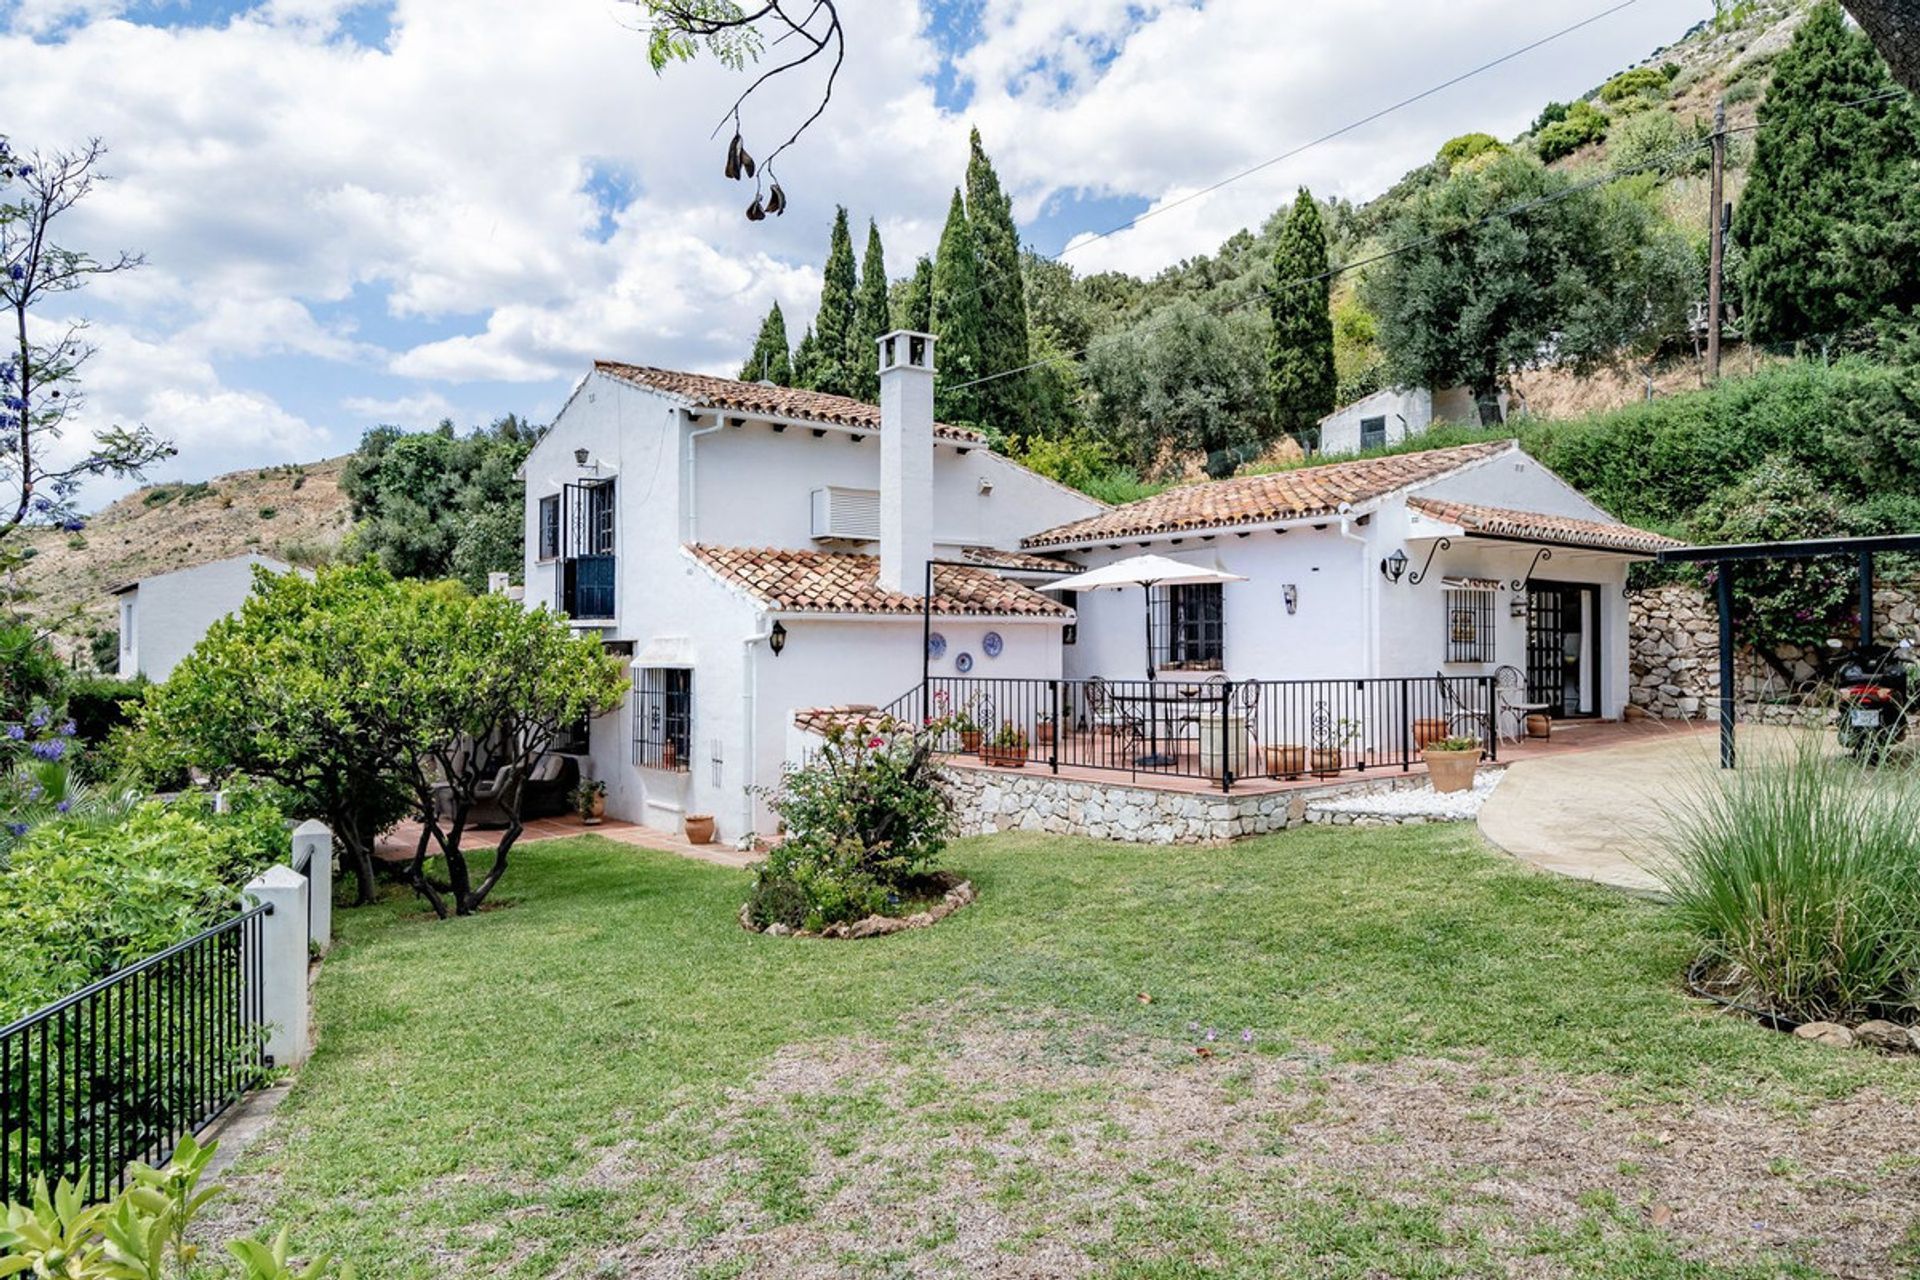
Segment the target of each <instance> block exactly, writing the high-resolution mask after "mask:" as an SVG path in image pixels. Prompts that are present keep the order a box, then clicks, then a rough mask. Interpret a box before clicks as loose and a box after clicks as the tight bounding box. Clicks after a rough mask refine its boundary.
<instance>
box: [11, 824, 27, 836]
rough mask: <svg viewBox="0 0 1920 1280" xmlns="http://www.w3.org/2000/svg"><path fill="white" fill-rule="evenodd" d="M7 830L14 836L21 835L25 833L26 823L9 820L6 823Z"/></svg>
mask: <svg viewBox="0 0 1920 1280" xmlns="http://www.w3.org/2000/svg"><path fill="white" fill-rule="evenodd" d="M7 830H9V831H11V832H13V834H15V835H16V836H23V835H25V834H27V824H26V823H24V822H9V823H8V824H7Z"/></svg>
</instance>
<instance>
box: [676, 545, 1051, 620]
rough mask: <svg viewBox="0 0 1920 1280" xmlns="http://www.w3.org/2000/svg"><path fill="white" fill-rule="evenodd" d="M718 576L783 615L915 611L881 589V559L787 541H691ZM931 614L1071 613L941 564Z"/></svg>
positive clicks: (913, 599) (909, 598) (908, 599)
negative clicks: (724, 544)
mask: <svg viewBox="0 0 1920 1280" xmlns="http://www.w3.org/2000/svg"><path fill="white" fill-rule="evenodd" d="M687 551H688V552H689V553H690V554H691V555H692V556H693V558H694V559H696V560H698V561H699V562H700V563H701V564H703V565H705V566H706V567H707V568H708V569H710V570H711V571H712V572H713V573H714V574H715V575H717V576H718V577H720V578H721V579H722V580H724V581H726V582H730V583H732V584H734V585H735V586H737V587H739V588H741V589H742V590H743V591H745V592H747V594H749V595H751V596H753V597H755V598H756V599H758V600H760V601H762V602H763V603H765V604H766V605H767V606H769V607H770V608H773V609H777V610H780V611H782V612H785V613H871V614H917V613H919V612H920V605H921V598H920V596H919V595H917V594H913V595H910V594H907V593H905V592H898V591H883V590H881V589H880V585H879V578H880V557H878V556H863V555H850V554H841V553H836V552H829V551H796V550H791V549H788V548H784V547H714V546H690V547H688V548H687ZM933 587H934V593H933V612H934V613H936V614H940V615H943V616H946V615H955V614H958V615H986V616H992V617H1009V618H1015V617H1028V618H1059V619H1062V620H1064V619H1066V618H1068V617H1070V616H1071V615H1072V611H1071V610H1070V609H1068V608H1066V607H1065V606H1064V605H1062V604H1060V603H1059V602H1058V601H1055V600H1050V599H1048V598H1047V597H1046V596H1043V595H1041V594H1040V593H1039V592H1037V591H1034V590H1032V589H1031V588H1029V587H1023V586H1021V585H1020V584H1019V583H1017V582H1009V581H1007V580H1006V579H1005V578H1002V577H999V576H998V575H996V574H994V573H992V572H991V571H989V570H987V569H969V568H966V567H964V566H959V565H938V566H935V568H934V571H933Z"/></svg>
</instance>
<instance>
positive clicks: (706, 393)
mask: <svg viewBox="0 0 1920 1280" xmlns="http://www.w3.org/2000/svg"><path fill="white" fill-rule="evenodd" d="M593 367H594V368H595V369H597V370H599V371H600V372H601V373H604V374H607V375H608V376H609V377H614V378H619V379H621V380H622V381H624V382H631V383H633V384H634V385H635V386H641V387H647V388H650V389H652V390H654V391H664V392H666V393H667V394H668V395H674V396H679V397H680V398H681V399H683V400H687V401H690V402H692V403H693V404H696V405H710V406H712V407H713V408H715V409H727V410H731V411H733V412H735V413H762V414H772V415H774V416H776V417H781V418H798V419H800V420H802V421H804V422H831V423H834V424H836V425H838V426H843V427H859V428H861V429H863V430H868V431H878V430H879V429H880V406H879V405H875V404H868V403H867V402H866V401H864V400H855V399H852V398H851V397H848V396H830V395H828V394H827V393H826V392H824V391H806V390H803V389H801V388H799V387H777V386H771V385H769V384H767V383H764V382H742V381H740V380H739V379H737V378H715V377H712V376H710V375H708V374H704V373H681V372H679V371H678V370H675V369H655V368H651V367H650V366H647V365H641V364H623V363H621V362H620V361H618V360H596V361H594V362H593ZM933 434H934V435H935V436H937V437H939V438H940V439H942V440H951V441H954V442H956V443H961V444H976V445H982V446H984V445H985V444H986V442H987V438H986V437H985V436H983V435H981V434H980V433H979V432H978V431H969V430H967V429H966V428H964V427H950V426H948V425H947V424H946V423H944V422H936V423H934V424H933Z"/></svg>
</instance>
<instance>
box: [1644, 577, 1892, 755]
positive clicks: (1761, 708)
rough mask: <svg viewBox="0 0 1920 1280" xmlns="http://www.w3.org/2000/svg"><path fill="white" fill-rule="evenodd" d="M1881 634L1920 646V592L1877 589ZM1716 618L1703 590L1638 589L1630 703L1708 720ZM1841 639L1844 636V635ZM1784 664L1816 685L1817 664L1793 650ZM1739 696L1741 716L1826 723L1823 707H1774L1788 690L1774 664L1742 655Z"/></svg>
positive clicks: (1714, 697)
mask: <svg viewBox="0 0 1920 1280" xmlns="http://www.w3.org/2000/svg"><path fill="white" fill-rule="evenodd" d="M1873 599H1874V618H1875V619H1876V633H1877V634H1878V635H1879V637H1880V638H1881V639H1882V640H1883V641H1885V642H1887V643H1889V644H1893V643H1896V642H1898V641H1900V640H1902V639H1911V640H1916V642H1920V628H1916V625H1915V624H1916V620H1917V619H1920V587H1915V586H1911V585H1907V586H1886V587H1880V588H1879V589H1878V590H1876V591H1875V592H1874V597H1873ZM1719 625H1720V624H1719V618H1718V616H1717V615H1716V613H1715V611H1714V605H1713V601H1712V600H1711V599H1710V598H1708V597H1707V595H1706V594H1705V593H1704V592H1702V591H1701V590H1700V589H1699V588H1697V587H1693V586H1688V585H1685V584H1682V583H1669V584H1667V585H1665V586H1662V587H1656V588H1654V589H1652V590H1649V591H1642V592H1637V593H1636V594H1635V595H1634V596H1633V598H1632V601H1631V602H1630V605H1629V608H1628V621H1627V636H1628V643H1629V645H1630V647H1631V659H1630V665H1629V672H1628V693H1627V700H1628V702H1629V703H1631V704H1632V705H1633V706H1636V707H1640V708H1642V709H1643V710H1644V711H1646V713H1647V714H1648V715H1650V716H1653V717H1655V718H1657V719H1662V720H1697V719H1701V718H1705V717H1711V716H1712V715H1713V714H1714V708H1715V706H1716V705H1717V701H1718V698H1719V696H1720V688H1719V686H1720V635H1719ZM1843 638H1844V637H1843ZM1782 657H1783V660H1784V661H1785V662H1786V663H1787V665H1788V666H1789V667H1790V668H1791V669H1792V670H1793V673H1794V679H1795V680H1811V679H1813V677H1814V674H1815V671H1814V666H1813V664H1812V663H1811V662H1809V661H1808V660H1807V658H1806V656H1805V655H1804V654H1803V653H1802V652H1801V651H1799V650H1796V649H1792V648H1789V649H1787V650H1786V651H1785V652H1784V653H1783V655H1782ZM1734 679H1735V682H1736V687H1737V688H1738V689H1739V691H1740V697H1741V703H1742V706H1741V711H1740V714H1741V718H1743V719H1747V720H1761V721H1767V722H1786V721H1793V720H1804V719H1806V718H1808V717H1809V715H1811V717H1812V718H1814V719H1817V720H1819V719H1825V718H1826V716H1827V714H1828V711H1827V708H1825V707H1824V706H1819V707H1812V708H1798V707H1790V706H1781V705H1778V704H1777V700H1778V699H1779V698H1782V697H1784V696H1785V695H1786V694H1787V693H1788V692H1789V690H1788V689H1786V688H1785V687H1784V686H1783V684H1782V682H1781V680H1780V677H1779V674H1778V673H1777V672H1775V671H1774V670H1773V668H1772V667H1770V666H1768V665H1767V664H1766V663H1764V662H1762V661H1761V660H1760V659H1758V658H1756V657H1754V656H1753V655H1752V654H1751V653H1748V652H1745V651H1742V652H1741V653H1740V654H1739V655H1738V657H1737V659H1736V661H1735V664H1734Z"/></svg>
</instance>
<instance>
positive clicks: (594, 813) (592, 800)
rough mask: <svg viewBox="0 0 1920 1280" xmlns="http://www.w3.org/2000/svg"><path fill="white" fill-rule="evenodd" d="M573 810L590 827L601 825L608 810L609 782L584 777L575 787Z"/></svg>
mask: <svg viewBox="0 0 1920 1280" xmlns="http://www.w3.org/2000/svg"><path fill="white" fill-rule="evenodd" d="M572 798H573V811H574V812H575V813H577V814H579V815H580V821H582V822H584V823H585V824H586V825H588V826H590V827H597V826H599V825H600V819H601V818H603V817H605V816H606V812H607V784H606V783H604V782H602V781H601V780H600V779H598V778H582V779H580V785H579V786H577V787H575V788H574V789H573V797H572Z"/></svg>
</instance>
